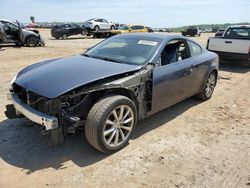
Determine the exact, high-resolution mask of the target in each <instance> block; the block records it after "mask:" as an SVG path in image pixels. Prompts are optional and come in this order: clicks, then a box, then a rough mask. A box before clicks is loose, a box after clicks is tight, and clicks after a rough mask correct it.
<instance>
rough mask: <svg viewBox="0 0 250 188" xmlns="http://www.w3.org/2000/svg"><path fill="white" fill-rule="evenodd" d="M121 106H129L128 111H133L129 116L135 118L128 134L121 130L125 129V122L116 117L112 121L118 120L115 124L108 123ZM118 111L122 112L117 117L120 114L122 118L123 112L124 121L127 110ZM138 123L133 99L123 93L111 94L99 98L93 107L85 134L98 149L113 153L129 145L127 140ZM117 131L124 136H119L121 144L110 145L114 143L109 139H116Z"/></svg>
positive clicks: (88, 117)
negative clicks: (122, 132)
mask: <svg viewBox="0 0 250 188" xmlns="http://www.w3.org/2000/svg"><path fill="white" fill-rule="evenodd" d="M120 106H124V107H128V109H129V110H127V112H128V111H129V112H131V113H130V114H131V117H130V116H129V117H130V118H129V119H131V118H132V119H133V123H132V124H131V126H130V127H129V128H130V130H129V131H128V132H127V134H121V132H120V131H121V130H123V128H122V127H124V124H123V123H119V122H117V121H116V120H117V119H116V118H114V120H113V121H112V123H114V121H115V122H116V123H115V124H113V125H111V124H108V123H107V122H108V121H109V118H110V117H112V116H113V112H114V111H115V114H116V112H117V111H116V110H117V109H119V107H120ZM121 111H122V113H121ZM118 112H120V113H118V114H119V115H118V114H117V116H116V117H117V118H118V116H119V118H120V114H122V119H123V120H121V121H123V122H124V121H125V120H124V119H126V117H124V118H123V114H124V113H125V110H120V111H118ZM113 117H115V116H113ZM126 121H127V120H126ZM136 123H137V111H136V107H135V104H134V103H133V101H131V100H130V99H129V98H127V97H124V96H121V95H116V96H109V97H106V98H103V99H101V100H99V101H98V102H96V103H95V104H94V106H93V107H92V108H91V110H90V112H89V114H88V116H87V120H86V125H85V135H86V138H87V140H88V142H89V143H90V144H91V145H92V146H93V147H94V148H96V149H97V150H99V151H101V152H103V153H113V152H116V151H118V150H120V149H122V148H123V147H125V146H126V145H127V142H128V141H129V139H130V137H131V135H132V133H133V130H134V128H135V126H136ZM118 124H120V125H118ZM107 126H109V128H107ZM117 126H120V127H117ZM106 128H107V129H106ZM111 129H113V130H111ZM114 129H115V130H114ZM105 130H106V131H105ZM110 130H111V132H110V133H109V134H107V135H106V136H105V134H106V133H105V132H107V131H110ZM125 131H126V130H125ZM114 132H115V133H114ZM117 132H118V133H117ZM116 133H117V134H118V135H120V136H122V135H123V138H121V137H119V136H118V138H120V140H119V141H120V143H119V145H116V146H110V145H111V144H112V143H108V141H107V139H108V140H111V141H112V140H114V139H115V140H116V138H115V137H116V136H117V135H116ZM114 134H115V135H114ZM124 135H125V137H124ZM107 137H108V138H107ZM111 137H112V138H111ZM115 140H114V143H115ZM117 140H118V139H117ZM111 141H110V142H111ZM116 144H117V142H116Z"/></svg>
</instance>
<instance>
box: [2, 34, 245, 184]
mask: <svg viewBox="0 0 250 188" xmlns="http://www.w3.org/2000/svg"><path fill="white" fill-rule="evenodd" d="M41 33H42V36H43V37H44V38H45V41H46V46H45V47H36V48H26V47H21V48H19V47H14V46H1V48H0V66H1V69H0V187H1V188H2V187H3V188H4V187H8V188H11V187H102V188H104V187H130V188H131V187H164V188H165V187H176V188H182V187H218V188H223V187H225V188H228V187H238V188H244V187H249V188H250V107H249V106H250V69H247V68H243V67H240V66H238V65H233V64H224V65H222V66H221V70H220V73H219V75H220V79H219V80H218V85H217V87H216V89H215V92H214V95H213V97H212V99H211V100H209V101H207V102H201V101H200V100H197V99H196V98H189V99H187V100H185V101H183V102H180V103H179V104H176V105H174V106H172V107H170V108H168V109H166V110H163V111H161V112H160V113H157V114H156V115H153V116H151V117H149V118H147V119H145V120H143V121H141V122H139V125H138V126H137V128H136V130H135V133H134V135H133V138H132V139H131V141H130V142H129V145H128V146H127V147H126V148H124V149H123V150H121V151H119V152H117V153H115V154H113V155H104V154H101V153H99V152H98V151H96V150H95V149H93V148H92V147H91V146H90V145H89V144H88V143H87V141H86V139H85V137H84V136H83V134H82V133H81V132H79V133H78V134H77V135H74V136H71V137H69V138H68V139H67V141H66V143H65V144H64V145H61V146H56V147H52V148H50V147H48V146H47V143H46V137H44V136H41V135H40V131H39V127H38V126H37V125H35V124H33V123H31V122H30V121H28V120H25V119H14V120H8V119H6V117H5V116H4V110H5V105H6V104H8V101H7V99H6V93H7V92H8V87H9V82H10V81H11V79H12V77H13V76H14V75H15V73H16V72H18V71H19V70H20V69H21V68H24V67H26V66H27V65H30V64H32V63H35V62H39V61H43V60H47V59H51V58H58V57H64V56H69V55H73V54H79V53H81V52H83V51H84V50H85V49H87V48H89V47H91V46H92V45H94V44H96V43H97V42H99V41H100V39H89V38H88V39H85V38H84V37H82V36H80V35H79V36H76V37H70V38H69V39H68V40H65V41H64V40H54V39H53V38H51V36H50V33H49V30H42V31H41ZM212 35H213V34H202V36H201V37H196V38H194V39H195V40H197V41H198V42H200V43H202V44H203V45H205V44H206V40H207V38H208V37H209V36H212Z"/></svg>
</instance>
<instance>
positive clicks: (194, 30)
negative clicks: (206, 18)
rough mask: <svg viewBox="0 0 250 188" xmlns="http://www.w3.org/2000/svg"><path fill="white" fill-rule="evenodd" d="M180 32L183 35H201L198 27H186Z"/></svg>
mask: <svg viewBox="0 0 250 188" xmlns="http://www.w3.org/2000/svg"><path fill="white" fill-rule="evenodd" d="M181 34H182V35H183V36H190V37H194V36H198V37H199V36H201V30H200V29H199V28H198V27H188V28H187V30H186V31H182V32H181Z"/></svg>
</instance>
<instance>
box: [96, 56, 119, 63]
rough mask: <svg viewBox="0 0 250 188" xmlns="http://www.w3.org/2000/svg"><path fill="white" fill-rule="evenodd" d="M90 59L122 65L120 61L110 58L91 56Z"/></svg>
mask: <svg viewBox="0 0 250 188" xmlns="http://www.w3.org/2000/svg"><path fill="white" fill-rule="evenodd" d="M92 57H93V58H96V59H101V60H104V61H111V62H115V63H124V62H122V61H119V60H116V59H112V58H109V57H99V56H92Z"/></svg>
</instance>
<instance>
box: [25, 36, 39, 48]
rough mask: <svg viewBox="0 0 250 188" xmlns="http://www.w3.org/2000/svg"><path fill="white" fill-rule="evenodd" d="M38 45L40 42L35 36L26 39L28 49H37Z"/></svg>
mask: <svg viewBox="0 0 250 188" xmlns="http://www.w3.org/2000/svg"><path fill="white" fill-rule="evenodd" d="M37 43H38V40H37V38H36V37H35V36H29V37H27V39H26V45H27V46H28V47H36V46H37Z"/></svg>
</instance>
